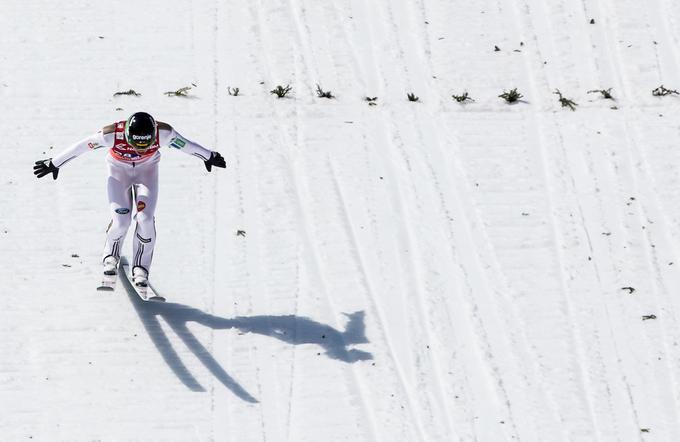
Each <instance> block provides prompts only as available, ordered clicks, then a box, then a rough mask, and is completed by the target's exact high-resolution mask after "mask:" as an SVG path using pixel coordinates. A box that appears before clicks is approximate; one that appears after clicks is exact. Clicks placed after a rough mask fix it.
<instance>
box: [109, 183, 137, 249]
mask: <svg viewBox="0 0 680 442" xmlns="http://www.w3.org/2000/svg"><path fill="white" fill-rule="evenodd" d="M106 190H107V193H108V196H109V210H110V212H111V223H110V224H109V228H108V229H107V230H106V244H105V246H104V253H103V258H102V261H103V260H104V259H106V257H107V256H113V257H115V258H116V260H118V259H119V258H120V251H121V249H122V247H123V242H124V241H125V235H126V234H127V231H128V228H129V227H130V222H131V220H132V218H131V217H132V195H131V188H130V185H129V184H128V183H125V182H121V180H120V179H118V178H116V177H114V176H111V175H109V178H108V180H107V182H106Z"/></svg>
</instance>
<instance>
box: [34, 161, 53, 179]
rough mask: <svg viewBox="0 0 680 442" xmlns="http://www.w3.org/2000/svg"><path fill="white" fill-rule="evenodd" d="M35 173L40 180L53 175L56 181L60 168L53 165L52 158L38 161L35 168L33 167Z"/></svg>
mask: <svg viewBox="0 0 680 442" xmlns="http://www.w3.org/2000/svg"><path fill="white" fill-rule="evenodd" d="M33 173H34V174H35V176H37V177H38V178H42V177H44V176H45V175H47V174H49V173H51V174H52V178H54V179H55V180H56V179H57V176H58V175H59V168H58V167H57V166H55V165H54V164H52V158H48V159H46V160H40V161H36V162H35V166H33Z"/></svg>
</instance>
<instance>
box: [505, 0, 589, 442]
mask: <svg viewBox="0 0 680 442" xmlns="http://www.w3.org/2000/svg"><path fill="white" fill-rule="evenodd" d="M510 3H512V7H513V9H514V11H515V17H516V21H517V26H518V27H519V28H520V29H525V30H526V32H528V33H529V34H531V36H532V42H533V43H534V44H535V54H536V55H537V57H536V56H533V57H531V58H532V59H533V60H531V61H533V63H531V64H529V61H528V60H527V61H526V70H525V72H526V73H527V76H528V78H529V84H530V87H531V89H532V96H533V97H539V96H540V91H539V88H538V87H537V83H538V82H537V80H536V78H535V76H536V74H535V73H534V72H535V70H534V69H533V68H534V67H536V66H542V67H543V69H545V67H544V66H545V65H544V64H542V63H541V61H542V60H545V55H544V54H542V53H541V52H540V49H539V44H538V41H539V38H540V37H539V36H538V34H537V33H536V31H535V29H534V27H533V24H532V21H531V14H530V11H531V6H530V5H529V3H528V1H527V0H524V1H523V2H522V5H523V11H522V10H521V9H520V8H519V6H518V5H517V4H516V3H514V2H510ZM523 12H524V13H525V14H523ZM529 54H532V53H531V52H529ZM525 60H526V59H525ZM545 83H546V84H547V83H548V82H547V78H546V81H545ZM530 112H531V114H530V115H531V117H530V118H531V120H530V121H531V126H532V127H533V128H534V131H535V134H534V136H533V138H534V139H533V145H534V147H535V148H536V147H537V151H538V154H539V155H540V158H541V163H540V164H541V165H542V173H543V181H544V182H545V185H546V197H547V211H548V215H549V217H550V231H551V236H552V241H553V245H554V248H555V250H554V253H555V256H556V259H557V263H556V265H557V270H558V274H559V275H560V289H559V290H560V299H559V308H560V310H563V312H562V314H563V315H564V319H565V320H566V322H567V324H573V323H574V313H573V312H574V306H573V305H572V303H571V301H570V299H569V297H568V296H566V293H567V291H568V288H567V284H566V281H565V274H564V265H565V262H566V258H565V256H564V253H563V252H562V247H561V241H560V237H561V232H560V229H559V227H558V225H557V221H556V219H555V202H554V197H553V196H552V193H553V190H551V189H554V187H555V186H554V185H553V184H552V183H551V176H550V173H549V170H550V166H549V164H548V161H547V158H548V156H549V152H548V151H547V150H546V149H545V147H544V140H545V135H544V129H543V127H542V119H541V118H540V117H539V115H538V112H539V111H538V108H535V109H533V110H532V111H530ZM557 130H558V132H559V130H560V129H559V128H558V129H557ZM568 336H569V338H570V339H569V342H568V343H567V345H568V348H570V350H571V351H572V352H573V356H574V357H575V358H576V360H575V361H573V362H572V363H575V364H576V365H577V367H576V368H577V369H578V378H577V380H576V381H575V382H574V385H573V387H574V388H578V392H579V393H580V397H578V398H576V401H575V402H576V403H578V402H581V403H583V404H584V405H585V406H586V409H587V418H586V419H587V422H582V423H581V424H580V425H584V426H586V428H578V426H580V425H579V424H577V428H578V430H579V433H580V432H582V431H589V432H595V433H596V434H597V426H596V425H595V422H596V420H595V414H594V409H593V404H592V401H591V399H590V396H589V394H588V388H587V384H586V379H587V376H586V367H585V362H584V361H585V358H584V356H583V349H582V344H581V342H580V339H579V336H578V335H577V334H576V332H575V331H574V330H569V331H568ZM553 362H554V361H553ZM572 399H573V398H572ZM565 405H566V404H565ZM563 411H569V412H571V411H572V410H563ZM563 411H560V416H564V413H563ZM570 414H571V413H570ZM573 418H577V419H584V418H585V416H579V417H577V416H573ZM577 428H574V430H576V429H577ZM565 437H567V438H569V437H571V436H570V435H569V434H565ZM597 438H598V440H599V438H600V435H599V434H598V435H597Z"/></svg>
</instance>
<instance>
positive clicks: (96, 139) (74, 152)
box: [33, 125, 114, 180]
mask: <svg viewBox="0 0 680 442" xmlns="http://www.w3.org/2000/svg"><path fill="white" fill-rule="evenodd" d="M113 132H114V126H113V125H109V126H106V127H104V128H103V129H102V130H100V131H99V132H97V133H95V134H92V135H90V136H88V137H85V138H83V139H82V140H80V141H78V142H76V143H73V144H72V145H70V146H69V147H67V148H66V149H64V150H63V151H61V152H60V153H59V154H57V156H55V157H54V158H47V159H44V160H39V161H36V162H35V165H34V166H33V173H34V174H35V175H36V176H37V177H38V178H42V177H44V176H45V175H48V174H50V173H51V174H52V178H54V179H55V180H56V179H57V176H58V175H59V168H60V167H62V166H63V165H64V164H66V163H68V162H69V161H71V160H72V159H74V158H76V157H78V156H80V155H82V154H83V153H85V152H87V151H89V150H95V149H100V148H102V147H111V146H112V145H113Z"/></svg>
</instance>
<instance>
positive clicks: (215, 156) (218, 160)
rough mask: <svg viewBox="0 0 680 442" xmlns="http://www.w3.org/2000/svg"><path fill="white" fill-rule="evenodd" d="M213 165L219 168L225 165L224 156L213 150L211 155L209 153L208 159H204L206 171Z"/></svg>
mask: <svg viewBox="0 0 680 442" xmlns="http://www.w3.org/2000/svg"><path fill="white" fill-rule="evenodd" d="M213 166H215V167H221V168H225V167H227V163H225V162H224V157H222V155H220V153H219V152H213V153H212V155H210V159H209V160H208V161H205V168H206V169H208V172H210V170H211V169H212V167H213Z"/></svg>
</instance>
